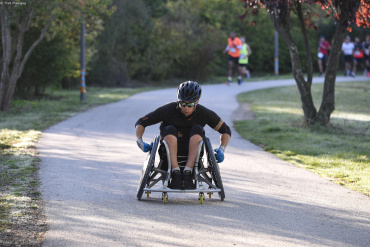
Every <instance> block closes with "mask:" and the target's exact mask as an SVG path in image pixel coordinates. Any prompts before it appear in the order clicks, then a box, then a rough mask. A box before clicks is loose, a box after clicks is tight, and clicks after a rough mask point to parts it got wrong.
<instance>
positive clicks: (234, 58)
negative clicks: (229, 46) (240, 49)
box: [229, 55, 239, 66]
mask: <svg viewBox="0 0 370 247" xmlns="http://www.w3.org/2000/svg"><path fill="white" fill-rule="evenodd" d="M229 61H232V62H233V63H234V64H235V65H237V66H238V65H239V57H232V56H230V55H229Z"/></svg>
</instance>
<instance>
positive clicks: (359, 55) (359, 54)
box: [352, 37, 365, 76]
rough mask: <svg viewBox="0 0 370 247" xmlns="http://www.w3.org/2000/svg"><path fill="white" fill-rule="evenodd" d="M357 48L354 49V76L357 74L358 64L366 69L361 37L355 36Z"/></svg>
mask: <svg viewBox="0 0 370 247" xmlns="http://www.w3.org/2000/svg"><path fill="white" fill-rule="evenodd" d="M354 45H355V49H354V51H353V70H352V74H353V76H356V68H357V64H359V65H361V67H362V69H363V70H365V65H364V47H363V44H362V42H361V41H360V38H359V37H356V38H355V44H354Z"/></svg>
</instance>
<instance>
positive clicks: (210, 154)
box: [205, 137, 225, 201]
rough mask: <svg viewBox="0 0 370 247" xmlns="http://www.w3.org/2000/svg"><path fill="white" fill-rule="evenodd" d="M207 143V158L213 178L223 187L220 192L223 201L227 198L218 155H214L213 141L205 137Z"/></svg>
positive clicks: (218, 186)
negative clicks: (217, 158)
mask: <svg viewBox="0 0 370 247" xmlns="http://www.w3.org/2000/svg"><path fill="white" fill-rule="evenodd" d="M205 144H206V152H207V159H208V169H209V172H210V173H211V175H212V179H213V181H214V182H215V185H216V187H217V188H219V189H221V191H220V192H218V194H219V196H220V198H221V201H223V200H224V199H225V191H224V186H223V184H222V179H221V174H220V168H219V166H218V163H217V161H216V157H215V155H214V151H213V148H212V144H211V141H210V140H209V138H208V137H206V138H205Z"/></svg>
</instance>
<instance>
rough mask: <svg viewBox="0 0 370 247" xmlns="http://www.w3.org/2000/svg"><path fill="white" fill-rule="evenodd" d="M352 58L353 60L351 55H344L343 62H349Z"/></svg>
mask: <svg viewBox="0 0 370 247" xmlns="http://www.w3.org/2000/svg"><path fill="white" fill-rule="evenodd" d="M352 60H353V56H352V55H344V62H346V63H350V62H352Z"/></svg>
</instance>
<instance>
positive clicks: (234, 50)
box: [224, 32, 243, 85]
mask: <svg viewBox="0 0 370 247" xmlns="http://www.w3.org/2000/svg"><path fill="white" fill-rule="evenodd" d="M242 47H243V46H242V42H241V41H240V39H239V38H238V37H236V34H235V32H231V33H230V37H229V38H228V40H227V46H226V48H225V50H224V53H226V52H227V53H228V54H229V59H228V60H229V68H228V71H227V75H228V77H227V81H226V84H227V85H230V84H231V81H232V71H233V64H235V66H236V68H237V72H238V83H239V84H240V83H241V81H242V77H241V74H240V71H239V69H238V67H239V56H240V50H241V49H242Z"/></svg>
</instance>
